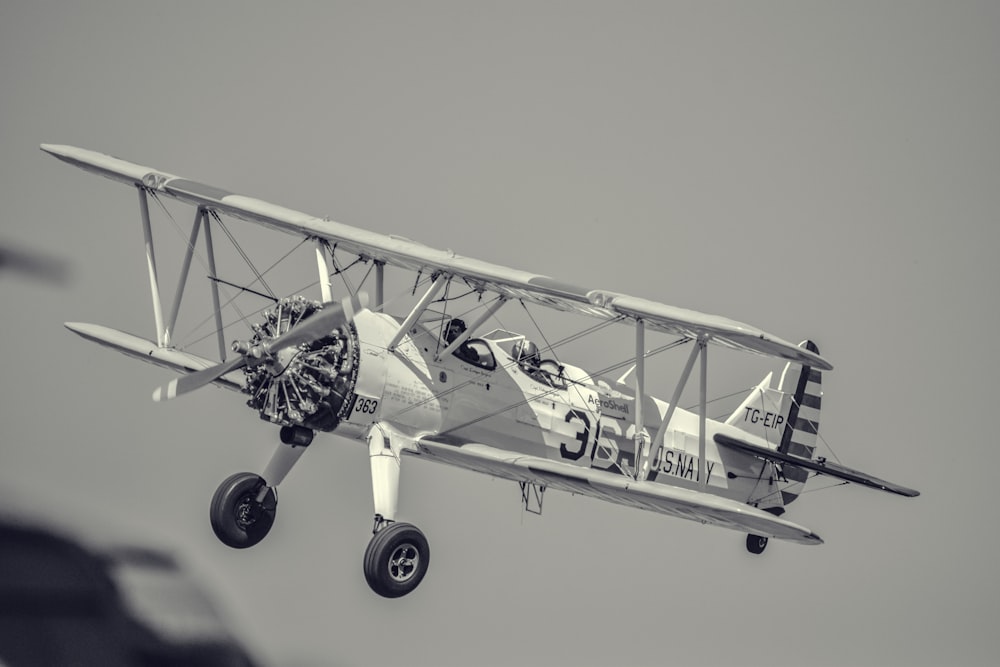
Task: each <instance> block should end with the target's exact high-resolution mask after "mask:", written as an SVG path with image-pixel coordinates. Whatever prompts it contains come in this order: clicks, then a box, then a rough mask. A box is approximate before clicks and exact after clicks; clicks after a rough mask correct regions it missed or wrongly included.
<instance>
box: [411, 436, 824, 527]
mask: <svg viewBox="0 0 1000 667" xmlns="http://www.w3.org/2000/svg"><path fill="white" fill-rule="evenodd" d="M407 453H410V454H415V455H418V456H422V457H426V458H429V459H436V460H438V461H441V462H442V463H449V464H451V465H455V466H459V467H462V468H467V469H469V470H475V471H476V472H482V473H486V474H489V475H492V476H494V477H501V478H504V479H511V480H514V481H518V482H529V483H532V484H536V485H539V486H544V487H546V488H551V489H559V490H560V491H568V492H570V493H579V494H581V495H584V496H589V497H591V498H599V499H601V500H607V501H609V502H613V503H616V504H619V505H626V506H629V507H638V508H640V509H645V510H651V511H653V512H659V513H660V514H668V515H670V516H676V517H680V518H682V519H689V520H691V521H698V522H699V523H705V524H711V525H714V526H722V527H724V528H730V529H733V530H738V531H740V532H747V533H752V534H754V535H761V536H764V537H774V538H777V539H781V540H787V541H790V542H798V543H799V544H822V543H823V540H822V539H820V537H819V536H818V535H816V534H815V533H813V532H812V531H811V530H809V529H808V528H804V527H802V526H799V525H798V524H795V523H792V522H790V521H785V520H784V519H780V518H778V517H776V516H774V515H772V514H769V513H767V512H764V511H763V510H759V509H757V508H756V507H751V506H750V505H745V504H743V503H739V502H737V501H735V500H729V499H728V498H722V497H720V496H716V495H713V494H710V493H703V492H700V491H694V490H691V489H684V488H680V487H676V486H671V485H669V484H663V483H656V482H649V481H644V482H637V481H634V480H631V479H629V478H627V477H623V476H622V475H619V474H617V473H610V472H607V471H604V470H595V469H593V468H582V467H580V466H575V465H572V464H569V463H563V462H560V461H552V460H549V459H543V458H540V457H537V456H526V455H522V454H517V453H514V452H508V451H504V450H502V449H498V448H496V447H491V446H489V445H483V444H478V443H471V442H459V441H455V440H452V439H449V438H443V437H436V436H428V437H424V438H420V439H418V440H417V442H416V449H415V450H412V451H408V452H407Z"/></svg>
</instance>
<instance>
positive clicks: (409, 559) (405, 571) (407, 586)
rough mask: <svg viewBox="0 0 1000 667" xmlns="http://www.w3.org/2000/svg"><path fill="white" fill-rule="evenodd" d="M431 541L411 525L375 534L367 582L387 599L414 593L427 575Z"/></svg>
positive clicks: (392, 525)
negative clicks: (429, 543)
mask: <svg viewBox="0 0 1000 667" xmlns="http://www.w3.org/2000/svg"><path fill="white" fill-rule="evenodd" d="M430 561H431V551H430V547H429V546H428V545H427V538H426V537H424V534H423V533H421V532H420V530H419V529H418V528H417V527H416V526H414V525H411V524H408V523H390V524H389V525H388V526H386V527H385V528H383V529H382V530H380V531H379V532H377V533H375V535H374V536H372V539H371V541H370V542H369V543H368V549H367V550H365V563H364V565H365V579H366V580H367V581H368V585H369V586H370V587H371V589H372V590H373V591H375V592H376V593H378V594H379V595H381V596H382V597H384V598H398V597H402V596H404V595H406V594H407V593H410V592H411V591H413V589H415V588H416V587H417V585H418V584H419V583H420V580H421V579H423V578H424V575H425V574H427V566H428V565H429V564H430Z"/></svg>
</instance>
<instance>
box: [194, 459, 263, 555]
mask: <svg viewBox="0 0 1000 667" xmlns="http://www.w3.org/2000/svg"><path fill="white" fill-rule="evenodd" d="M277 508H278V495H277V493H276V492H275V490H274V489H273V488H270V487H268V486H267V483H266V482H265V481H264V478H263V477H261V476H260V475H255V474H253V473H250V472H239V473H236V474H235V475H231V476H230V477H228V478H227V479H226V480H225V481H224V482H223V483H222V484H220V485H219V488H218V489H216V490H215V495H214V496H213V497H212V506H211V509H210V510H209V517H210V518H211V520H212V530H214V531H215V535H216V537H218V538H219V539H220V540H221V541H222V543H223V544H225V545H226V546H230V547H232V548H234V549H246V548H248V547H252V546H253V545H255V544H257V543H258V542H260V541H261V540H263V539H264V538H265V537H266V536H267V533H268V531H270V530H271V525H272V524H273V523H274V515H275V512H276V511H277Z"/></svg>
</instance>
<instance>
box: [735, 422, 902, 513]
mask: <svg viewBox="0 0 1000 667" xmlns="http://www.w3.org/2000/svg"><path fill="white" fill-rule="evenodd" d="M715 442H717V443H718V444H720V445H722V446H724V447H731V448H732V449H738V450H740V451H742V452H746V453H748V454H753V455H754V456H756V457H758V458H761V459H764V460H766V461H777V462H779V463H789V464H791V465H794V466H796V467H799V468H804V469H805V470H812V471H813V472H816V473H819V474H821V475H829V476H830V477H836V478H837V479H842V480H844V481H846V482H854V483H856V484H861V485H862V486H867V487H869V488H872V489H878V490H880V491H888V492H889V493H895V494H898V495H901V496H906V497H907V498H915V497H916V496H919V495H920V492H919V491H916V490H914V489H909V488H907V487H905V486H900V485H899V484H893V483H892V482H887V481H885V480H884V479H879V478H878V477H875V476H874V475H869V474H868V473H864V472H861V471H860V470H855V469H853V468H848V467H847V466H842V465H839V464H836V463H830V462H828V461H825V460H816V461H814V460H812V459H804V458H802V457H801V456H792V455H791V454H783V453H781V452H778V451H775V450H773V449H765V448H764V447H758V446H757V445H752V444H750V443H749V442H744V441H743V440H738V439H737V438H731V437H729V436H728V435H724V434H722V433H717V434H716V435H715Z"/></svg>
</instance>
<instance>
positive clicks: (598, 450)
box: [334, 310, 777, 507]
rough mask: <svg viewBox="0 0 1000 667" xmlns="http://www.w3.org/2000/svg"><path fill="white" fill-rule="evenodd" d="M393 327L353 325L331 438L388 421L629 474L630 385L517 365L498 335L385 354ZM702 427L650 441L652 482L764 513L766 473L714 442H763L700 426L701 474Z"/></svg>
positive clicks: (558, 368) (681, 421) (680, 416)
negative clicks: (346, 383) (345, 384)
mask: <svg viewBox="0 0 1000 667" xmlns="http://www.w3.org/2000/svg"><path fill="white" fill-rule="evenodd" d="M399 326H400V320H399V319H397V318H395V317H392V316H389V315H385V314H380V313H374V312H372V311H367V310H366V311H362V312H361V313H359V314H358V315H357V317H356V318H355V320H354V327H355V328H356V333H357V338H356V345H357V348H358V349H357V353H356V354H355V355H354V358H355V359H356V363H357V368H356V369H352V370H356V372H355V373H354V374H353V380H352V391H351V392H350V394H349V395H348V396H347V399H346V403H345V405H344V406H343V409H342V410H341V415H342V419H341V421H340V422H339V424H338V425H337V427H336V428H335V429H334V432H335V433H337V434H338V435H342V436H344V437H348V438H357V439H362V438H364V437H365V436H366V434H367V433H368V431H369V429H370V428H371V426H372V424H373V423H376V422H388V423H391V424H392V425H393V426H394V427H395V428H397V429H399V430H400V431H402V432H405V433H406V434H407V435H409V436H411V437H413V438H419V437H421V436H424V435H444V436H448V437H449V438H451V439H453V440H455V441H456V442H477V443H484V444H489V445H492V446H495V447H499V448H501V449H504V450H508V451H513V452H518V453H523V454H526V455H531V456H538V457H543V458H547V459H554V460H560V461H564V462H567V463H571V464H574V465H579V466H584V467H589V468H596V469H603V470H607V471H609V472H613V473H618V474H625V475H632V474H633V473H634V471H635V467H636V460H635V459H636V446H635V439H634V434H635V426H636V423H635V414H636V409H635V408H636V405H635V396H634V393H633V391H632V390H631V389H630V388H629V387H627V386H625V385H620V384H617V383H612V382H609V381H607V380H606V379H604V378H600V377H593V376H591V375H590V374H589V373H588V372H587V371H585V370H583V369H581V368H578V367H576V366H572V365H569V364H560V363H557V362H556V361H555V360H554V359H544V358H542V359H540V360H538V361H539V363H535V364H530V365H529V364H525V363H519V362H518V361H517V360H516V358H515V345H516V344H517V343H518V342H519V341H521V340H523V339H524V337H523V336H521V335H519V334H515V333H511V332H507V331H503V330H495V331H492V332H490V333H488V334H485V335H484V336H482V337H481V338H473V339H470V340H469V341H468V342H467V343H466V344H465V345H462V346H461V347H460V348H459V349H457V350H456V351H455V352H454V353H453V354H450V355H447V356H443V357H440V358H439V353H440V351H441V350H442V349H443V348H444V347H445V344H444V343H443V342H442V341H441V339H440V334H439V332H438V327H437V326H434V327H433V328H428V327H426V326H424V325H421V324H417V325H414V326H413V327H412V328H411V329H410V331H408V332H407V334H406V335H405V336H404V337H403V338H402V339H401V340H400V342H399V343H398V344H397V345H396V347H395V349H394V350H392V351H390V350H389V349H388V348H389V344H390V343H391V341H392V339H393V337H394V336H395V334H396V332H397V331H398V329H399ZM668 407H669V405H668V404H667V403H666V402H665V401H662V400H660V399H658V398H655V397H653V396H647V397H645V400H644V404H643V410H642V415H643V423H644V427H645V429H646V431H647V433H648V434H650V435H652V434H655V433H657V430H658V429H659V427H660V424H661V422H662V420H663V418H664V416H665V415H666V413H667V409H668ZM699 421H700V420H699V416H698V415H697V414H695V413H693V412H690V411H687V410H684V409H681V408H677V409H676V410H675V411H674V413H673V415H672V417H671V420H670V423H669V427H668V428H667V430H666V431H665V432H664V434H663V440H662V447H661V446H658V445H659V442H657V443H654V447H653V449H652V453H653V458H652V460H651V464H650V473H649V476H648V479H649V480H650V481H654V482H659V483H667V484H673V485H677V486H686V487H690V488H701V489H702V490H707V491H709V492H712V493H715V494H718V495H723V496H726V497H730V498H733V499H736V500H739V501H741V502H749V503H751V504H759V505H761V506H762V507H763V506H768V505H770V504H771V503H770V502H769V498H771V497H772V496H775V495H776V494H777V490H776V488H775V486H774V484H775V480H774V479H773V477H774V473H773V469H772V468H771V466H770V464H765V463H764V462H762V461H760V460H759V459H756V458H754V457H752V456H747V455H745V454H742V453H740V452H735V451H731V450H729V449H726V448H720V447H719V446H718V445H716V443H715V442H714V441H713V437H714V435H715V434H717V433H727V434H730V435H732V436H734V437H739V438H742V439H744V440H747V439H751V440H753V439H757V440H760V439H759V438H758V436H754V435H752V434H748V433H746V432H744V431H742V430H740V429H738V428H736V427H735V426H732V425H727V424H724V423H721V422H717V421H714V420H707V422H706V438H705V440H706V442H705V461H704V466H703V467H700V466H699ZM760 444H761V445H762V446H767V443H766V442H761V443H760ZM771 446H772V447H773V445H771ZM700 470H704V474H705V479H706V485H704V486H702V485H701V483H700V482H701V480H700ZM768 474H770V478H768Z"/></svg>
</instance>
